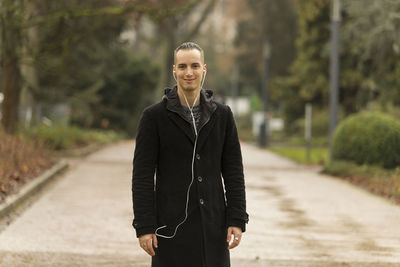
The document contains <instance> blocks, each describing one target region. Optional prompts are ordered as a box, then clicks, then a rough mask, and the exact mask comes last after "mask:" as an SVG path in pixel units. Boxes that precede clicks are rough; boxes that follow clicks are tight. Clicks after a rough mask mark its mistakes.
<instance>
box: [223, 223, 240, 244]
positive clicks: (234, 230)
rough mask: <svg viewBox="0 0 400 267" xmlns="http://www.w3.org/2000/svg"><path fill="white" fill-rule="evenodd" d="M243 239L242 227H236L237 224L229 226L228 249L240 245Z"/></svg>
mask: <svg viewBox="0 0 400 267" xmlns="http://www.w3.org/2000/svg"><path fill="white" fill-rule="evenodd" d="M232 236H233V241H232V243H231V240H232ZM241 239H242V229H240V228H239V227H235V226H229V227H228V236H227V238H226V241H227V242H228V244H229V246H228V249H232V248H234V247H237V246H238V245H239V243H240V240H241Z"/></svg>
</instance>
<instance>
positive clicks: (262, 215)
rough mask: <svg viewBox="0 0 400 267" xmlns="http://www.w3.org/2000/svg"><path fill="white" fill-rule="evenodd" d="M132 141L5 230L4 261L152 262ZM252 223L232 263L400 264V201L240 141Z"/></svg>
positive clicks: (79, 165)
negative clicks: (134, 190) (140, 219)
mask: <svg viewBox="0 0 400 267" xmlns="http://www.w3.org/2000/svg"><path fill="white" fill-rule="evenodd" d="M133 148H134V143H133V142H121V143H119V144H115V145H112V146H108V147H106V148H104V149H102V150H100V151H98V152H96V153H94V154H92V155H90V156H89V157H87V158H85V159H82V160H79V161H76V160H75V161H73V162H72V163H73V166H72V167H71V168H70V170H69V171H68V172H66V173H64V174H63V175H62V177H60V178H59V179H57V181H56V182H55V183H54V184H53V185H52V186H51V187H49V188H48V189H46V190H45V192H43V193H42V194H41V195H40V197H39V198H38V199H37V200H36V201H35V202H34V203H33V204H32V205H31V206H30V207H29V208H27V209H26V210H25V211H24V212H23V214H21V215H20V216H18V217H17V218H15V219H14V221H13V222H12V223H11V224H10V225H9V226H7V227H6V228H5V229H3V230H2V232H0V266H137V267H141V266H150V264H149V263H150V257H149V256H147V254H145V252H144V251H142V250H141V249H140V248H139V246H138V243H137V239H136V237H135V232H134V230H133V228H132V226H131V222H132V200H131V171H132V167H131V163H132V153H133ZM242 149H243V157H244V160H245V175H246V188H247V201H248V213H249V214H250V222H249V225H248V226H247V231H246V233H245V234H244V236H243V239H242V242H241V245H240V246H239V247H238V248H235V249H234V250H232V251H231V258H232V266H233V267H244V266H246V267H262V266H400V227H399V225H400V207H399V206H395V205H394V204H392V203H390V202H388V201H387V200H385V199H382V198H379V197H377V196H374V195H372V194H370V193H368V192H365V191H363V190H361V189H359V188H357V187H354V186H353V185H351V184H348V183H347V182H345V181H342V180H339V179H336V178H332V177H329V176H326V175H321V174H319V173H318V168H315V167H314V168H313V167H304V166H301V165H298V164H295V163H293V162H291V161H289V160H287V159H285V158H282V157H280V156H277V155H275V154H273V153H270V152H268V151H265V150H260V149H258V148H256V147H254V146H251V145H246V144H243V145H242Z"/></svg>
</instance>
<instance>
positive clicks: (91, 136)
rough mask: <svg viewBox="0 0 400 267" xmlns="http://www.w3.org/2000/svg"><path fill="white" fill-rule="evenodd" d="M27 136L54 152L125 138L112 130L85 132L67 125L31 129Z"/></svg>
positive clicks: (42, 126)
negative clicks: (39, 141)
mask: <svg viewBox="0 0 400 267" xmlns="http://www.w3.org/2000/svg"><path fill="white" fill-rule="evenodd" d="M27 136H28V137H30V138H35V139H38V140H41V141H42V142H43V143H44V144H45V145H46V147H48V148H49V149H52V150H63V149H72V148H77V147H82V146H86V145H88V144H91V143H101V144H106V143H108V142H111V141H116V140H120V139H123V138H124V137H125V136H123V135H121V134H118V133H116V132H114V131H111V130H108V131H100V130H84V129H81V128H79V127H76V126H69V127H68V126H65V125H53V126H46V125H40V126H37V127H34V128H31V129H30V130H29V131H28V132H27Z"/></svg>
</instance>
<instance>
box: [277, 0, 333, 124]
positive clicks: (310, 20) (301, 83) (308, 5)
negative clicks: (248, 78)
mask: <svg viewBox="0 0 400 267" xmlns="http://www.w3.org/2000/svg"><path fill="white" fill-rule="evenodd" d="M296 10H297V12H298V27H299V28H298V31H299V35H298V37H297V40H296V50H297V56H296V59H295V60H294V62H293V64H292V65H291V67H290V76H289V77H286V78H283V77H281V78H279V79H277V80H276V81H275V83H274V84H272V86H273V88H276V89H275V90H281V93H280V95H279V96H280V98H281V99H282V100H283V101H284V102H285V112H284V114H285V122H286V125H287V126H290V125H292V123H293V122H294V121H295V120H296V119H298V118H300V117H302V114H304V106H305V104H306V103H311V104H313V107H319V108H322V107H324V106H326V105H327V103H328V89H329V86H328V74H329V67H328V66H329V50H328V47H327V42H328V41H329V38H330V35H329V26H330V24H329V10H330V1H324V0H311V1H309V0H307V1H304V0H303V1H298V2H297V9H296Z"/></svg>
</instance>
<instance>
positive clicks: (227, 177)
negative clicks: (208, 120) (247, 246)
mask: <svg viewBox="0 0 400 267" xmlns="http://www.w3.org/2000/svg"><path fill="white" fill-rule="evenodd" d="M222 176H223V178H224V184H225V191H226V200H227V214H226V216H227V226H236V227H240V228H242V231H243V232H244V231H245V230H246V225H245V224H246V223H248V221H249V216H248V214H247V213H246V192H245V183H244V175H243V163H242V152H241V149H240V143H239V138H238V133H237V129H236V125H235V120H234V118H233V114H232V111H231V109H230V108H229V107H228V116H227V124H226V135H225V140H224V146H223V152H222Z"/></svg>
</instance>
